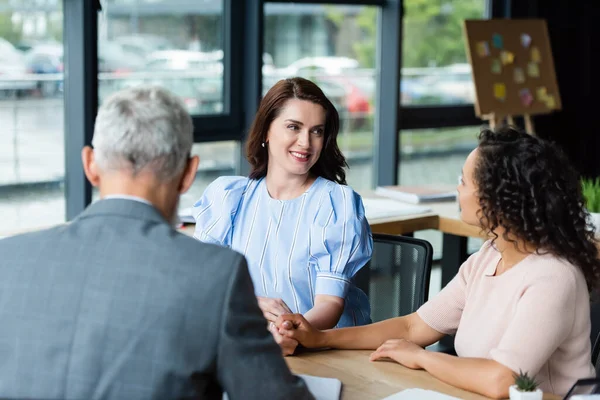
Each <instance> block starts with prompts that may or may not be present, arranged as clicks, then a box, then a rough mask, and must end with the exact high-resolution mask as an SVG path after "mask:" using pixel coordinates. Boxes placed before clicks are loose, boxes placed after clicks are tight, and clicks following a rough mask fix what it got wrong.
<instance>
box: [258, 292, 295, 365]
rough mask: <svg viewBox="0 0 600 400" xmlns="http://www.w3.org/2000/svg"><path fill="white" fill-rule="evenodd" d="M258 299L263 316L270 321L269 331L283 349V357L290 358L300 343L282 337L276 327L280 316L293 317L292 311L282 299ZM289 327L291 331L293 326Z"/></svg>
mask: <svg viewBox="0 0 600 400" xmlns="http://www.w3.org/2000/svg"><path fill="white" fill-rule="evenodd" d="M256 299H257V300H258V306H259V307H260V309H261V311H262V313H263V316H264V317H265V319H266V320H267V321H268V327H267V329H268V330H269V332H271V335H273V338H274V339H275V342H276V343H277V344H278V345H279V347H280V348H281V352H282V353H283V355H284V356H289V355H292V354H294V351H296V347H297V346H298V341H297V340H295V339H292V338H290V337H287V336H284V335H282V334H281V333H280V332H279V329H278V327H277V325H276V322H277V318H279V316H281V315H284V314H287V315H292V310H290V308H289V307H288V306H287V304H285V302H284V301H283V300H282V299H273V298H270V297H260V296H257V297H256ZM289 326H290V329H291V324H289Z"/></svg>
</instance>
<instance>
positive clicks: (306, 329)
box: [275, 314, 326, 348]
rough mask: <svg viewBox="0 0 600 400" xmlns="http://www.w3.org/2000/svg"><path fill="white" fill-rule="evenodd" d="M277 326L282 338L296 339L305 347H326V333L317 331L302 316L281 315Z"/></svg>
mask: <svg viewBox="0 0 600 400" xmlns="http://www.w3.org/2000/svg"><path fill="white" fill-rule="evenodd" d="M275 325H276V326H277V328H278V329H279V333H280V334H281V335H282V336H284V337H286V338H290V339H294V340H296V341H297V342H298V343H300V344H301V345H302V346H304V347H308V348H317V347H326V343H325V333H324V332H322V331H320V330H318V329H315V328H314V327H313V326H312V325H311V324H310V323H309V322H308V321H307V320H306V319H305V318H304V317H303V316H302V314H283V315H280V316H279V318H277V321H276V323H275Z"/></svg>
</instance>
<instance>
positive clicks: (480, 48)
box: [477, 42, 490, 57]
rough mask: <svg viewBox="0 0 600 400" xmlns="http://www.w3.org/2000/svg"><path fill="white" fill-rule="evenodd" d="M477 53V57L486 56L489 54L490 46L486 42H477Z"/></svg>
mask: <svg viewBox="0 0 600 400" xmlns="http://www.w3.org/2000/svg"><path fill="white" fill-rule="evenodd" d="M477 54H479V57H487V56H489V55H490V46H489V45H488V42H477Z"/></svg>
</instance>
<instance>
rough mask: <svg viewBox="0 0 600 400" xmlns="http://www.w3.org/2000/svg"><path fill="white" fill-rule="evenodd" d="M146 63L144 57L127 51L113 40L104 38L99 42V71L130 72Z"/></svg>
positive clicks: (137, 69)
mask: <svg viewBox="0 0 600 400" xmlns="http://www.w3.org/2000/svg"><path fill="white" fill-rule="evenodd" d="M144 65H145V61H144V58H143V57H140V56H138V55H136V54H134V53H131V52H127V51H125V50H124V49H123V47H121V45H119V44H118V43H114V42H112V41H106V40H102V41H99V42H98V71H99V72H114V73H121V74H122V73H129V72H132V71H139V70H140V69H142V68H143V67H144Z"/></svg>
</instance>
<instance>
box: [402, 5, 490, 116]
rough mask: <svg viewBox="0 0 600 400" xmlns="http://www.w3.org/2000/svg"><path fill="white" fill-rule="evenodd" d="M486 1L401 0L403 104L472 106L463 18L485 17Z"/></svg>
mask: <svg viewBox="0 0 600 400" xmlns="http://www.w3.org/2000/svg"><path fill="white" fill-rule="evenodd" d="M485 10H486V0H452V1H450V0H442V1H440V0H405V1H404V20H403V24H404V25H403V28H404V36H403V46H402V80H401V83H400V102H401V104H402V105H437V104H468V103H473V101H474V98H475V91H474V87H473V81H472V78H471V67H470V65H469V63H468V60H467V56H466V53H465V45H464V38H463V32H462V29H463V28H462V25H463V20H465V19H481V18H485Z"/></svg>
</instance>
